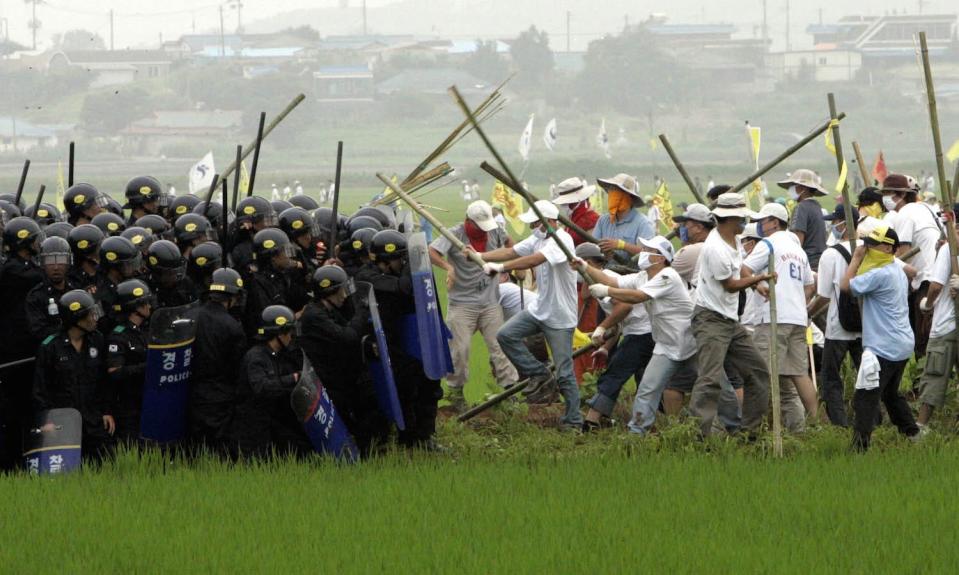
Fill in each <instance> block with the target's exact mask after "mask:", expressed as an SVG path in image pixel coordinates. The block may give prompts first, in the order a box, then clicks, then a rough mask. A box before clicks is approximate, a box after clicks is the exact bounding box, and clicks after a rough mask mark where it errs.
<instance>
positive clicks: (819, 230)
mask: <svg viewBox="0 0 959 575" xmlns="http://www.w3.org/2000/svg"><path fill="white" fill-rule="evenodd" d="M777 184H779V187H780V188H783V189H784V190H787V193H788V195H789V199H790V200H792V201H794V202H796V207H795V208H793V212H792V220H791V221H790V222H789V231H791V232H792V233H794V234H796V237H798V238H799V243H800V245H802V249H803V251H804V252H806V257H807V258H809V265H810V266H812V269H813V270H817V269H819V256H821V255H822V253H823V251H825V249H826V223H825V221H823V219H822V206H821V205H820V204H819V201H818V200H816V198H818V197H822V196H827V195H829V194H828V193H827V192H826V190H824V189H823V187H822V186H821V185H820V182H819V176H817V175H816V172H814V171H812V170H805V169H800V170H796V171H794V172H792V173H791V174H790V175H789V176H788V177H787V178H786V179H785V180H782V181H779V182H777Z"/></svg>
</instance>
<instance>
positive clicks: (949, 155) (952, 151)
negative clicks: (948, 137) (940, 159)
mask: <svg viewBox="0 0 959 575" xmlns="http://www.w3.org/2000/svg"><path fill="white" fill-rule="evenodd" d="M946 159H947V160H949V161H950V162H955V161H956V160H959V140H956V141H955V142H953V143H952V146H951V147H950V148H949V151H948V152H946Z"/></svg>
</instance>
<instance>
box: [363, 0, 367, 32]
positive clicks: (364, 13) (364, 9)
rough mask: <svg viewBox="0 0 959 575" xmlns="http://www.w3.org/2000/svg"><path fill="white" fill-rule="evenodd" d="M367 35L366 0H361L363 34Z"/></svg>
mask: <svg viewBox="0 0 959 575" xmlns="http://www.w3.org/2000/svg"><path fill="white" fill-rule="evenodd" d="M366 35H367V31H366V0H363V36H366Z"/></svg>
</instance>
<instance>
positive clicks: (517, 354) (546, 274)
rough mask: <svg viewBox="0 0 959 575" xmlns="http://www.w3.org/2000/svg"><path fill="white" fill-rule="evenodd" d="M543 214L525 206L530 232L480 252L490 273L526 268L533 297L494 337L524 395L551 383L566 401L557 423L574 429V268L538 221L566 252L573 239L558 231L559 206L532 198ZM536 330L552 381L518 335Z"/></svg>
mask: <svg viewBox="0 0 959 575" xmlns="http://www.w3.org/2000/svg"><path fill="white" fill-rule="evenodd" d="M536 207H537V209H538V210H539V212H540V213H541V214H543V217H544V218H546V222H545V224H544V223H543V222H541V221H540V220H539V218H538V216H537V215H536V212H534V211H533V209H532V208H530V210H529V211H527V212H526V213H524V214H523V215H522V216H520V218H521V219H522V220H523V221H524V222H526V223H527V224H529V225H530V228H531V229H532V232H533V233H532V235H530V236H529V237H527V238H526V239H525V240H523V241H521V242H519V243H518V244H516V245H515V246H513V247H511V248H507V247H503V248H500V249H498V250H493V251H489V252H484V253H482V254H480V255H481V256H482V258H483V260H485V261H486V262H489V263H487V264H486V272H487V273H489V274H490V275H492V274H496V273H502V272H504V271H512V270H525V269H532V270H534V273H535V275H536V285H537V286H538V288H539V291H538V297H537V298H536V301H535V302H533V303H532V304H529V305H528V306H527V308H526V309H525V310H523V311H521V312H520V313H519V314H517V315H515V316H513V318H512V319H510V320H509V321H508V322H506V323H505V324H504V325H503V327H502V328H500V331H499V333H498V334H497V336H496V339H497V340H498V341H499V344H500V347H502V348H503V351H504V352H505V353H506V356H507V357H508V358H509V359H510V361H511V362H513V365H514V366H516V370H517V371H518V372H519V376H520V378H521V379H525V378H529V383H528V384H527V386H526V390H525V391H524V394H526V395H527V396H531V395H536V394H537V393H542V392H543V391H544V390H546V389H549V388H551V387H552V386H554V385H556V386H558V387H559V391H560V393H561V394H562V396H563V399H564V401H565V402H566V413H565V414H564V415H563V417H562V420H561V425H562V426H563V427H564V428H566V429H572V430H578V429H579V428H580V427H581V426H582V424H583V418H582V415H580V413H579V387H578V386H577V384H576V376H575V375H574V374H573V359H572V350H573V330H574V329H575V327H576V272H574V271H573V269H572V268H571V267H570V266H569V265H568V264H567V260H566V255H565V254H564V253H563V251H562V250H561V249H560V248H559V246H557V245H556V243H555V241H557V240H553V239H552V238H550V237H549V236H548V235H547V232H546V230H545V229H544V225H548V226H550V227H552V228H553V229H554V230H556V238H557V239H558V241H560V242H563V244H564V245H565V246H566V248H567V249H568V250H569V251H570V252H572V250H573V249H574V246H573V238H571V237H570V235H569V234H568V233H566V232H565V231H563V230H561V229H558V228H557V226H558V221H557V216H558V215H559V209H558V208H557V207H556V205H555V204H553V203H552V202H549V201H546V200H539V201H538V202H536ZM536 333H542V334H543V335H544V336H545V337H546V340H547V342H548V343H549V348H550V351H551V352H552V354H553V364H554V365H555V370H556V376H555V379H554V377H553V375H552V374H550V372H549V370H548V369H547V368H546V366H545V365H543V364H542V363H540V362H539V361H537V360H536V358H534V357H533V355H532V354H531V353H530V352H529V350H528V349H527V348H526V345H525V344H524V339H525V338H526V337H528V336H531V335H533V334H536Z"/></svg>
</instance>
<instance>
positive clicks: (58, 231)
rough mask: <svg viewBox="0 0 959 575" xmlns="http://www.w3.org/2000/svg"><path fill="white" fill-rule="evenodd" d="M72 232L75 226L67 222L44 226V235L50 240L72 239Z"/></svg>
mask: <svg viewBox="0 0 959 575" xmlns="http://www.w3.org/2000/svg"><path fill="white" fill-rule="evenodd" d="M72 230H73V225H71V224H68V223H67V222H53V223H52V224H49V225H47V226H44V228H43V233H44V234H46V236H47V237H48V238H52V237H57V238H63V239H65V240H66V239H69V238H70V232H71V231H72Z"/></svg>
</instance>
